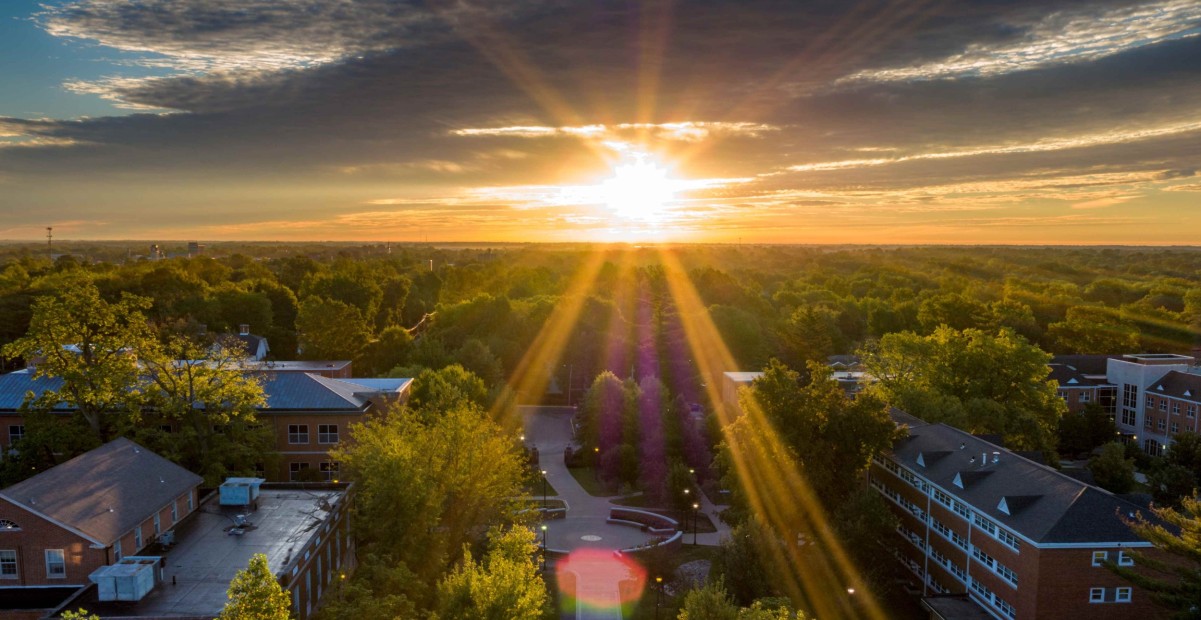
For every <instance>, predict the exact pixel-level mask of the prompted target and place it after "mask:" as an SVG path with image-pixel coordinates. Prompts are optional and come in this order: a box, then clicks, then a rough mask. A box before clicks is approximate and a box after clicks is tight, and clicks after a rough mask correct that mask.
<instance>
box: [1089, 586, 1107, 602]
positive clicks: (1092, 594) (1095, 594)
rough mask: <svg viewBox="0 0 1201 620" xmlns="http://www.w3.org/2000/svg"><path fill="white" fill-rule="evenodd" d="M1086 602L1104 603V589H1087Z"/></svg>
mask: <svg viewBox="0 0 1201 620" xmlns="http://www.w3.org/2000/svg"><path fill="white" fill-rule="evenodd" d="M1088 602H1090V603H1104V602H1105V588H1089V589H1088Z"/></svg>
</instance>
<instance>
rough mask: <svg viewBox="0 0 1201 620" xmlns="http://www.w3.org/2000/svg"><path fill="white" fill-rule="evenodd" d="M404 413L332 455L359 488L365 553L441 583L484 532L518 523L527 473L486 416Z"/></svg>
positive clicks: (450, 411) (357, 429) (457, 408)
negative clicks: (518, 500)
mask: <svg viewBox="0 0 1201 620" xmlns="http://www.w3.org/2000/svg"><path fill="white" fill-rule="evenodd" d="M438 412H439V413H438V415H434V416H425V415H422V414H420V413H418V412H416V411H413V410H412V409H408V408H401V409H397V410H393V411H390V412H389V413H388V414H387V415H383V416H380V417H378V418H375V419H372V420H369V421H367V422H365V423H363V424H355V425H352V426H351V428H350V438H349V441H346V442H344V443H343V444H342V445H340V446H339V447H337V448H336V449H334V450H332V451H331V457H332V458H333V459H334V460H336V461H339V462H340V463H341V464H342V469H343V471H345V472H346V475H347V477H348V478H349V479H351V480H354V482H355V485H356V488H357V489H358V494H357V495H356V497H355V511H356V517H357V518H356V523H357V527H358V531H357V535H358V538H359V540H360V541H361V545H362V546H364V547H367V546H370V548H372V549H374V550H375V551H376V552H377V553H378V554H379V555H380V556H381V557H389V558H391V560H392V561H393V562H397V563H402V564H404V565H406V566H408V567H409V569H410V570H412V571H414V573H415V574H416V575H417V577H418V579H419V580H423V581H426V582H432V581H436V578H437V576H438V575H441V574H442V572H443V569H444V568H445V567H446V566H447V565H448V560H449V557H450V554H451V553H453V552H455V551H457V550H459V549H461V548H462V546H463V544H464V543H466V542H469V541H471V540H474V539H475V538H477V537H479V536H480V535H481V534H482V532H481V531H480V530H481V528H484V527H486V526H487V525H490V524H496V523H503V522H505V521H507V520H511V519H513V518H514V515H515V510H516V504H515V503H514V500H513V499H512V498H514V497H516V496H518V495H519V494H520V490H521V486H522V476H523V472H524V468H523V466H522V463H521V457H520V454H519V453H518V450H517V448H516V446H515V442H514V441H513V438H512V436H511V435H507V434H505V433H504V432H503V431H502V429H501V428H500V427H499V426H498V425H497V424H496V423H495V422H493V421H492V420H491V419H490V418H489V417H488V416H487V414H486V412H484V411H483V410H482V409H480V408H479V407H477V406H475V405H472V404H470V403H458V404H456V405H454V406H452V407H450V408H439V409H438Z"/></svg>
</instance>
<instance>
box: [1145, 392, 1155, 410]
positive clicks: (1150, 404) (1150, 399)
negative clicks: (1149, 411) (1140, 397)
mask: <svg viewBox="0 0 1201 620" xmlns="http://www.w3.org/2000/svg"><path fill="white" fill-rule="evenodd" d="M1147 406H1148V407H1155V397H1154V396H1152V395H1150V394H1147Z"/></svg>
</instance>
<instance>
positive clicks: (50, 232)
mask: <svg viewBox="0 0 1201 620" xmlns="http://www.w3.org/2000/svg"><path fill="white" fill-rule="evenodd" d="M46 258H54V227H53V226H47V227H46Z"/></svg>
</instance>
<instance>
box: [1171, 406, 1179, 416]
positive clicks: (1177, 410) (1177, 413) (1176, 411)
mask: <svg viewBox="0 0 1201 620" xmlns="http://www.w3.org/2000/svg"><path fill="white" fill-rule="evenodd" d="M1172 415H1180V403H1172Z"/></svg>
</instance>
